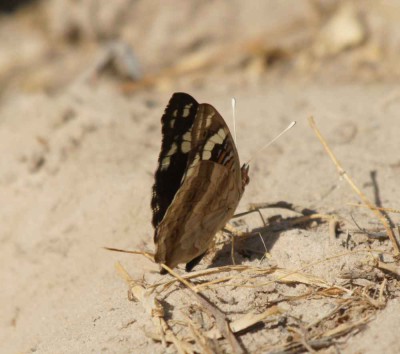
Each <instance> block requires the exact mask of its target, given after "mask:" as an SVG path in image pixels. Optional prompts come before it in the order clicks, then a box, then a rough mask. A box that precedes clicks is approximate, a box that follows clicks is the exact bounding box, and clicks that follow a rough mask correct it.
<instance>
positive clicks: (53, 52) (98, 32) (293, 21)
mask: <svg viewBox="0 0 400 354" xmlns="http://www.w3.org/2000/svg"><path fill="white" fill-rule="evenodd" d="M0 11H1V17H0V48H1V51H0V98H1V99H6V97H9V95H13V94H14V93H15V92H25V93H26V92H37V91H45V92H47V93H57V92H59V91H60V90H63V89H64V88H65V87H67V86H68V85H71V84H73V83H75V82H77V81H79V82H82V80H83V81H85V80H87V81H88V83H91V84H98V83H99V82H102V83H103V82H104V83H106V84H112V85H116V86H117V87H118V89H121V90H122V91H123V92H124V93H126V94H130V93H134V92H135V91H136V90H138V89H143V88H156V89H159V90H171V88H173V87H176V85H177V83H179V82H181V83H184V84H186V85H187V84H188V83H190V84H192V85H196V86H201V85H204V84H205V83H208V84H210V85H215V86H217V85H218V80H219V78H220V77H221V76H223V77H224V80H230V81H231V84H232V85H235V84H236V85H243V84H247V83H253V82H257V81H258V80H265V79H266V78H272V79H279V80H284V79H288V80H293V79H300V80H303V79H306V80H314V81H315V80H322V81H325V80H328V81H335V82H337V81H340V82H343V81H354V80H362V81H365V82H372V81H381V80H396V79H397V78H398V77H399V73H400V65H399V60H398V58H399V50H400V41H399V39H400V28H399V26H398V23H399V21H400V1H383V0H382V1H378V0H370V1H368V0H364V1H338V0H298V1H290V0H285V1H274V0H270V1H268V0H252V1H248V2H243V1H222V0H221V1H204V0H192V1H183V0H171V1H148V0H118V1H105V0H51V1H49V0H30V1H28V0H25V1H22V0H20V1H18V0H14V1H12V0H8V1H1V2H0Z"/></svg>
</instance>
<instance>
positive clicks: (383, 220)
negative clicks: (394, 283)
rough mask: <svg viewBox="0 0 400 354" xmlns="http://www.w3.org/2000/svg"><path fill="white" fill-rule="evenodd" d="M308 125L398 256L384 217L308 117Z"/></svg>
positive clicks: (397, 246) (398, 253)
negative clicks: (383, 231)
mask: <svg viewBox="0 0 400 354" xmlns="http://www.w3.org/2000/svg"><path fill="white" fill-rule="evenodd" d="M309 123H310V125H311V128H312V129H313V130H314V132H315V134H316V135H317V137H318V139H319V141H320V142H321V144H322V146H323V147H324V149H325V151H326V152H327V154H328V155H329V157H330V158H331V160H332V161H333V163H334V164H335V166H336V169H337V170H338V172H339V175H340V176H342V177H343V178H344V179H345V180H346V181H347V183H349V185H350V186H351V188H352V189H353V190H354V191H355V192H356V193H357V195H358V196H359V197H360V198H361V200H362V201H363V202H364V203H365V205H366V206H367V207H368V208H369V209H370V210H371V211H372V212H373V213H374V214H375V215H376V216H377V217H378V219H379V220H380V221H381V223H382V225H383V226H384V227H385V229H386V232H387V234H388V236H389V238H390V241H391V242H392V245H393V251H394V255H395V256H399V255H400V247H399V244H398V242H397V240H396V237H395V235H394V233H393V231H392V229H391V228H390V226H389V224H388V221H387V219H386V218H385V216H384V215H383V214H382V212H381V211H380V210H378V209H377V208H376V206H375V205H373V204H372V203H371V202H370V201H369V199H368V198H367V197H366V196H365V194H364V193H362V192H361V190H360V189H359V188H358V187H357V186H356V185H355V183H354V182H353V180H352V179H351V178H350V176H349V175H348V174H347V173H346V171H345V170H344V169H343V167H342V165H341V164H340V163H339V161H338V159H337V158H336V156H335V155H334V154H333V152H332V150H331V148H330V147H329V146H328V144H327V142H326V140H325V139H324V137H323V136H322V134H321V132H320V131H319V129H318V127H317V125H316V124H315V121H314V118H312V117H310V118H309Z"/></svg>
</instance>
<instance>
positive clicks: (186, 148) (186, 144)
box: [181, 141, 191, 154]
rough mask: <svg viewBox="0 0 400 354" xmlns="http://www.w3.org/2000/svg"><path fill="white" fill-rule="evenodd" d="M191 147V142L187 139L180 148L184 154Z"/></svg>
mask: <svg viewBox="0 0 400 354" xmlns="http://www.w3.org/2000/svg"><path fill="white" fill-rule="evenodd" d="M190 149H191V144H190V142H189V141H184V142H183V143H182V145H181V150H182V152H183V153H184V154H186V153H188V152H189V151H190Z"/></svg>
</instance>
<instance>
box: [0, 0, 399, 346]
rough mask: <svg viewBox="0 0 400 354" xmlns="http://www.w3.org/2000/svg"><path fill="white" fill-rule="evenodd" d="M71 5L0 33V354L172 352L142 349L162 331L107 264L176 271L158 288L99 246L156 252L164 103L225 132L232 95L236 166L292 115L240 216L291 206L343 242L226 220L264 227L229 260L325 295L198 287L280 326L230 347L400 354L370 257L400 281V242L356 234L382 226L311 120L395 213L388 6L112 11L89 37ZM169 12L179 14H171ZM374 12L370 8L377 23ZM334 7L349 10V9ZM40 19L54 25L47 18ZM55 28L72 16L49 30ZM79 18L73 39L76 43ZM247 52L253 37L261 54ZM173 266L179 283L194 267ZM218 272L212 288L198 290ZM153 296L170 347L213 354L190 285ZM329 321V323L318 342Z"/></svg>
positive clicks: (224, 253)
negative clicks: (326, 337)
mask: <svg viewBox="0 0 400 354" xmlns="http://www.w3.org/2000/svg"><path fill="white" fill-rule="evenodd" d="M69 3H70V2H69V1H54V2H53V3H51V4H48V3H46V2H44V3H39V4H34V5H32V7H29V8H28V9H22V10H21V11H20V12H17V13H16V14H14V15H12V18H10V17H7V18H4V21H3V22H2V23H1V24H0V31H1V33H2V34H3V35H2V38H0V43H2V47H4V51H3V54H2V57H0V59H1V60H0V64H1V65H0V78H1V82H2V86H3V89H2V92H1V97H0V98H1V106H0V151H2V159H0V200H1V201H2V203H1V204H0V243H1V249H2V257H1V260H0V284H2V290H1V292H0V306H1V308H0V313H1V316H0V343H1V345H0V352H1V353H30V352H37V353H77V352H79V353H92V352H93V353H99V352H104V353H164V352H169V353H174V352H177V349H176V347H175V346H174V345H173V344H169V345H168V346H167V347H165V346H164V345H163V344H162V343H161V342H160V341H155V340H153V339H152V338H150V337H151V335H150V333H153V334H154V333H156V334H157V331H158V328H157V327H156V326H155V325H154V323H153V322H152V320H151V317H150V316H149V315H148V313H146V312H145V310H144V308H143V306H142V303H140V302H132V301H129V300H128V297H127V285H126V284H125V283H124V282H123V281H122V279H121V278H120V277H119V276H118V273H117V272H116V270H115V267H114V265H115V263H116V262H120V263H121V264H122V265H123V267H124V268H125V269H126V270H127V271H128V272H129V274H130V275H131V276H132V277H133V278H134V279H136V280H141V279H142V280H144V281H145V283H144V284H145V285H146V284H147V285H148V284H153V283H156V282H158V281H161V280H166V279H172V277H171V276H169V275H166V276H161V275H159V274H158V270H159V266H158V265H155V264H154V263H152V262H150V261H149V260H147V259H146V258H144V257H142V256H140V255H130V254H121V253H114V252H110V251H106V250H104V249H103V247H104V246H108V247H117V248H122V249H128V250H144V251H148V252H153V251H154V244H153V229H152V226H151V222H150V220H151V210H150V198H151V187H152V185H153V174H154V170H155V168H156V165H157V157H158V153H159V149H160V144H161V126H160V118H161V115H162V113H163V111H164V108H165V105H166V104H167V102H168V99H169V98H170V96H171V95H172V93H173V92H175V91H185V92H188V93H190V94H191V95H193V96H194V97H195V98H196V99H197V100H198V101H199V102H208V103H211V104H212V105H213V106H214V107H216V108H217V109H218V111H219V112H220V113H221V114H222V116H223V117H225V118H226V120H227V123H228V125H230V126H232V122H231V107H230V100H231V97H232V96H234V97H236V99H237V112H236V116H237V121H236V125H237V146H238V150H239V154H240V158H241V160H242V161H246V160H248V159H249V158H251V157H253V156H255V155H256V154H257V152H258V151H259V149H260V147H262V146H263V145H264V144H265V143H266V142H268V141H269V140H271V139H272V138H273V137H274V136H275V135H277V134H278V133H279V132H280V131H281V130H283V129H284V128H285V127H286V126H287V125H288V124H289V123H290V122H291V121H293V120H296V121H297V125H296V126H295V128H293V129H292V130H291V131H290V132H288V133H287V134H286V135H285V136H283V137H282V138H281V139H280V140H279V141H278V142H276V143H275V144H274V145H273V146H271V147H270V148H268V149H267V150H265V151H263V152H262V153H259V154H258V155H257V157H256V158H255V160H254V161H252V162H251V166H250V184H249V185H248V186H247V188H246V191H245V194H244V196H243V198H242V200H241V202H240V205H239V207H238V210H237V212H243V211H246V210H248V205H249V204H250V203H272V202H277V201H285V202H287V203H293V204H295V205H298V206H301V207H303V208H308V209H311V210H313V211H315V212H317V213H319V214H324V215H331V216H332V215H335V216H336V217H337V218H338V220H339V221H340V227H339V230H338V232H337V235H336V238H335V239H332V237H331V235H330V232H329V224H328V223H327V222H322V221H321V222H312V223H303V224H300V225H295V226H288V225H286V226H285V227H283V228H282V229H280V230H276V229H273V228H272V227H271V226H267V227H264V225H263V222H262V220H261V219H260V217H259V215H257V214H252V215H249V216H245V217H242V218H240V219H235V221H233V224H234V225H236V226H237V227H238V228H239V229H241V230H244V231H254V230H257V231H259V232H260V235H261V237H262V238H263V241H264V243H262V242H261V240H260V237H258V236H254V237H251V238H249V239H247V240H246V241H240V240H238V241H237V242H236V251H235V254H234V255H235V260H236V263H237V264H239V265H245V266H248V267H253V268H254V267H261V268H262V269H275V268H274V267H279V269H286V270H292V271H297V272H299V273H302V274H306V275H309V276H314V277H318V279H319V280H320V281H321V282H322V281H323V283H319V284H320V285H319V286H317V285H315V284H307V283H306V282H304V281H298V280H297V281H294V282H291V283H290V284H287V283H282V282H281V281H277V279H276V277H275V278H274V277H273V275H271V274H270V275H264V276H260V277H259V278H257V284H260V283H266V282H268V284H267V285H263V286H261V285H257V286H256V287H253V288H251V287H245V285H249V284H253V280H252V279H250V278H251V277H250V275H246V276H241V277H240V282H241V283H240V286H232V284H233V283H234V282H233V281H232V280H231V281H228V282H227V283H223V284H224V285H223V286H218V287H217V286H215V287H210V288H208V289H204V290H203V294H204V295H205V296H206V297H207V298H208V299H210V301H211V302H212V303H213V304H214V305H215V306H216V307H218V308H219V309H220V310H221V311H223V312H224V313H225V314H226V316H227V318H228V320H229V321H234V320H236V319H238V318H240V317H241V316H243V315H245V314H246V313H250V312H251V313H261V312H263V311H265V310H266V309H268V308H270V307H271V306H273V305H279V306H280V310H281V311H282V313H280V314H278V315H275V316H271V317H270V318H268V320H265V321H264V322H262V323H261V324H258V325H256V326H255V327H252V328H249V329H247V330H245V331H242V332H240V333H239V334H236V337H237V338H238V340H239V342H240V343H241V346H242V347H243V348H244V349H245V350H247V351H249V352H277V351H283V350H287V352H301V351H310V349H314V350H316V351H321V352H326V353H334V352H336V350H340V351H342V352H343V353H377V352H382V353H398V352H399V351H400V344H399V343H400V341H399V339H400V338H399V334H398V333H399V332H398V328H399V325H400V312H399V311H398V309H399V295H400V285H399V281H398V279H399V273H397V275H396V274H393V273H391V272H388V271H383V270H382V269H381V268H379V267H378V263H377V262H378V261H379V260H380V261H381V262H384V263H385V264H389V265H390V266H393V267H397V269H399V268H398V267H399V264H398V261H396V260H395V259H394V258H393V245H392V243H391V242H390V240H388V239H387V237H386V238H379V239H375V238H372V237H371V236H368V235H367V234H365V233H362V232H360V233H359V232H358V231H359V230H358V228H357V226H356V224H355V222H356V223H357V224H358V225H359V226H360V227H361V228H365V229H368V230H369V231H371V232H375V231H376V230H378V231H379V232H384V229H383V226H382V224H381V223H380V222H379V220H378V219H377V218H376V216H375V215H374V214H373V213H372V212H371V211H370V210H369V209H367V208H356V207H354V206H351V205H349V203H359V202H360V199H359V197H358V196H357V195H356V194H355V193H354V192H353V190H352V189H351V188H350V187H349V185H348V183H347V182H346V181H345V180H344V179H343V178H342V177H341V176H339V174H338V173H337V171H336V169H335V166H334V164H333V163H332V161H331V160H330V158H329V157H328V155H327V154H326V152H325V151H324V150H323V148H322V146H321V144H320V142H319V141H318V139H317V138H316V136H315V134H314V133H313V131H312V129H311V128H310V126H309V123H308V118H309V117H310V116H313V117H314V118H315V121H316V123H317V125H318V127H319V129H320V130H321V132H322V133H323V135H324V136H325V138H326V140H327V142H328V143H329V145H330V146H331V148H332V149H333V151H334V153H335V154H336V156H337V158H338V159H339V161H340V162H341V164H342V165H343V167H344V169H345V171H346V172H347V173H348V174H349V175H350V176H351V177H352V178H353V179H354V181H355V183H356V184H357V186H358V187H359V188H360V189H361V190H362V191H363V192H364V193H365V195H366V196H367V197H368V198H369V199H370V200H371V201H372V203H376V204H380V205H381V206H383V207H391V208H397V209H400V207H399V202H398V201H399V200H400V189H399V187H398V181H399V178H398V174H399V169H400V158H399V154H398V151H399V138H398V137H399V135H400V124H399V117H398V112H399V109H400V100H399V98H400V95H399V91H398V87H397V84H396V81H395V79H396V78H398V76H397V73H398V72H399V66H398V62H396V59H398V57H396V53H395V51H394V49H393V47H395V44H393V43H395V40H396V32H395V31H394V30H393V28H394V27H395V22H396V20H397V16H398V14H400V8H399V7H396V6H395V5H393V8H388V7H387V6H385V5H382V4H381V2H376V3H375V2H374V3H372V2H371V3H370V2H365V3H364V4H363V5H362V6H361V5H359V7H356V6H353V7H351V9H350V10H348V8H347V7H346V6H347V5H343V6H344V8H345V9H344V10H343V7H340V6H339V5H338V4H336V3H335V2H323V3H324V4H325V5H324V6H323V7H321V8H318V7H316V6H312V3H313V2H307V1H298V2H296V5H292V3H291V2H288V1H283V2H279V5H278V3H277V2H273V1H265V2H264V1H260V2H256V1H255V2H253V3H252V5H251V6H250V5H247V6H246V5H244V4H243V3H241V2H235V3H234V4H233V3H232V4H227V3H225V2H223V1H219V2H216V3H215V4H205V3H202V2H201V1H193V2H179V1H174V2H172V3H173V4H170V5H166V4H163V5H160V6H157V2H145V1H138V2H136V3H135V4H134V5H130V4H129V2H128V1H125V2H124V1H122V2H120V3H119V4H114V5H110V4H108V3H107V2H104V4H103V3H99V5H98V7H99V9H98V23H97V25H98V26H97V27H96V26H90V25H89V24H88V21H87V19H88V18H91V17H90V16H91V14H92V13H91V12H90V11H91V10H90V6H89V2H87V4H86V5H84V6H82V7H81V8H77V7H74V5H71V7H70V8H68V11H66V12H65V15H64V16H62V15H61V14H63V12H62V11H61V10H62V9H63V8H65V6H68V5H69ZM71 4H73V2H71ZM346 4H348V3H346ZM63 6H64V7H63ZM173 6H179V9H180V10H179V11H180V12H181V14H180V16H178V18H177V17H176V16H175V11H176V10H174V9H173ZM335 6H338V7H337V8H336V7H335ZM371 9H374V10H376V12H375V13H374V15H369V16H367V15H366V14H365V11H366V10H371ZM340 11H342V13H345V15H340V16H339V15H337V14H338V13H339V14H340ZM349 11H350V12H349ZM352 11H353V12H352ZM349 13H350V15H349ZM35 14H36V15H37V14H40V15H41V16H43V17H45V18H46V22H44V23H41V24H38V23H36V22H35V20H34V18H33V16H34V15H35ZM355 14H356V15H355ZM336 15H337V16H338V17H337V18H338V19H342V21H343V22H341V23H342V24H341V26H344V25H343V23H347V24H349V23H350V24H351V25H352V26H353V27H351V28H350V29H349V30H348V32H347V33H352V36H348V37H346V38H343V37H340V36H339V37H340V38H339V39H337V40H336V39H335V40H333V39H332V37H330V36H331V34H330V33H331V32H329V31H333V33H337V32H335V26H334V24H333V25H332V22H333V20H332V19H335V16H336ZM353 15H354V16H353ZM343 16H344V17H343ZM346 16H347V17H346ZM60 18H63V19H64V21H59V24H58V25H55V24H56V23H57V19H58V20H59V19H60ZM343 18H344V20H343ZM348 18H350V20H348ZM337 21H339V20H337ZM346 21H347V22H346ZM71 23H73V24H74V26H75V27H73V28H75V29H76V28H77V29H78V32H79V36H78V37H79V39H78V40H77V39H76V38H75V39H74V38H72V39H71V33H70V32H69V31H70V30H71V28H72V27H71V26H72V25H71ZM333 23H334V22H333ZM150 24H151V25H150ZM233 24H234V25H233ZM305 24H306V25H305ZM327 24H328V25H329V26H331V27H332V28H333V29H330V27H329V26H328V25H327ZM299 28H301V30H299ZM10 29H13V33H14V36H15V37H16V38H20V40H19V43H20V46H19V47H18V48H20V50H19V49H15V48H16V45H15V43H14V44H13V43H11V42H12V41H11V42H10V40H9V38H7V36H6V35H5V34H6V33H7V32H6V31H9V30H10ZM46 29H48V32H47V31H46ZM385 31H386V32H385ZM8 33H9V32H8ZM99 33H100V34H102V36H103V37H102V36H100V35H99ZM115 33H117V34H118V36H119V38H120V39H121V41H123V42H124V43H125V44H128V45H129V46H131V47H133V48H134V51H135V52H134V53H135V55H136V56H137V59H138V61H139V62H140V63H141V70H142V73H143V75H144V77H145V78H148V80H147V82H146V84H144V85H143V84H140V83H141V81H138V82H139V85H138V84H137V83H132V82H130V81H129V80H128V81H127V79H126V70H127V69H126V67H124V66H122V68H121V66H117V67H116V68H114V70H109V71H106V72H104V71H103V70H102V69H99V70H98V72H95V70H94V69H93V63H96V60H99V58H103V57H104V55H105V54H104V53H106V52H107V48H108V47H107V46H106V45H105V44H104V43H105V42H106V41H105V40H104V38H105V39H110V38H111V37H112V36H113V34H115ZM382 33H386V34H387V37H385V38H386V39H385V42H384V44H385V45H383V44H382V42H380V40H382V38H383V37H382ZM144 36H146V37H144ZM99 38H100V39H99ZM144 38H145V39H146V40H143V39H144ZM335 38H336V37H335ZM387 38H388V39H387ZM260 40H261V42H260ZM3 43H4V45H3ZM237 43H239V45H238V44H237ZM244 43H251V45H249V48H250V49H248V48H245V46H244V45H243V44H244ZM260 43H261V44H260ZM338 43H339V44H338ZM23 48H25V49H23ZM254 48H255V49H254ZM12 53H14V54H12ZM13 55H14V56H13ZM17 58H18V60H17ZM49 58H51V60H50V59H49ZM382 58H384V60H381V59H382ZM123 63H124V62H123ZM189 64H191V65H192V66H191V69H190V70H189V72H187V67H188V66H185V65H189ZM128 73H130V74H132V72H131V71H129V70H128ZM262 213H263V215H264V218H265V219H267V218H268V217H271V216H277V215H281V216H282V218H286V217H289V216H299V214H297V213H294V212H291V211H289V212H288V211H287V210H283V209H280V208H273V209H268V210H264V211H263V212H262ZM389 216H390V219H391V221H392V222H393V226H396V225H399V224H400V216H399V214H398V213H390V214H389ZM352 217H353V218H354V220H355V221H353V219H352ZM238 220H239V221H238ZM270 224H271V225H272V224H273V221H271V220H270ZM270 224H269V225H270ZM378 231H376V232H378ZM397 236H398V235H397ZM224 237H225V238H224ZM224 237H223V236H221V237H220V238H219V239H223V240H224V242H225V243H224V246H222V245H219V246H218V247H216V250H215V251H214V252H211V253H212V254H210V255H209V256H207V257H206V258H205V259H204V260H203V261H202V262H201V264H200V265H199V266H198V267H197V268H196V270H201V269H203V270H204V269H210V268H213V267H217V266H226V265H230V264H232V259H231V254H230V251H231V247H230V241H229V240H230V238H229V237H227V236H226V234H225V236H224ZM264 244H265V247H266V249H265V248H264ZM266 250H267V252H268V255H267V258H266V259H265V257H263V254H264V253H265V251H266ZM371 250H375V251H374V252H371ZM332 257H334V258H332ZM379 257H380V258H379ZM317 261H320V262H317ZM176 271H177V272H178V273H179V274H181V275H184V274H185V272H184V269H183V268H182V267H178V268H177V269H176ZM349 274H350V275H349ZM225 275H231V276H233V275H235V276H238V275H240V274H239V273H238V272H235V271H230V272H228V273H226V274H225ZM213 277H218V275H216V276H209V277H203V278H202V280H201V281H203V282H204V281H208V280H210V279H214V278H213ZM246 277H248V278H249V279H247V280H246ZM271 277H272V278H271ZM349 277H350V278H351V279H349ZM198 281H200V280H198ZM193 282H194V283H195V284H197V283H196V282H197V281H196V280H194V281H193ZM230 282H231V285H229V283H230ZM321 284H322V285H321ZM323 284H325V285H323ZM382 284H383V285H382ZM324 289H325V293H323V290H324ZM327 289H328V290H329V291H330V292H329V291H328V290H327ZM340 289H342V290H340ZM343 289H346V291H344V290H343ZM381 289H382V290H381ZM160 290H161V289H160ZM379 291H382V294H381V296H380V297H379ZM157 298H158V299H159V300H160V301H161V303H162V305H163V306H164V308H165V310H166V315H165V318H166V320H167V321H168V323H169V325H170V326H171V328H172V330H173V331H174V332H175V334H176V335H177V336H178V338H180V339H182V340H188V341H189V343H190V344H189V345H190V347H191V348H192V349H193V350H195V351H197V352H204V348H203V349H201V346H199V343H198V342H193V333H192V332H191V331H190V326H189V325H188V323H190V322H191V321H192V323H193V324H194V325H195V326H196V328H198V330H199V331H200V332H201V333H207V331H208V330H211V329H213V328H215V323H214V321H213V319H212V318H210V317H208V316H207V315H205V314H204V313H203V311H202V310H201V308H200V306H199V305H198V304H197V302H196V301H195V300H194V298H192V297H191V295H190V294H189V293H188V291H187V290H186V289H185V287H184V286H182V285H179V284H175V285H174V286H173V287H171V288H169V289H167V290H163V291H160V293H159V294H158V295H157ZM371 299H373V300H375V302H374V301H373V300H371ZM338 306H344V307H343V308H342V309H341V310H340V313H336V314H335V315H332V317H331V318H325V316H327V315H328V314H329V313H330V312H331V311H333V310H334V309H335V308H337V307H338ZM177 320H179V321H183V322H179V321H177ZM318 320H321V325H320V326H319V325H315V326H314V327H312V328H311V329H306V328H307V326H311V325H312V324H313V323H314V324H315V323H316V322H317V321H318ZM357 321H359V325H357V326H355V327H354V328H353V329H351V330H348V331H346V332H344V333H343V334H342V335H340V336H337V337H335V338H333V339H332V340H331V341H330V342H329V344H327V345H322V346H321V347H319V346H318V345H317V344H316V342H315V339H316V338H321V336H322V335H323V334H324V333H328V332H329V331H332V330H334V329H335V328H338V326H340V325H343V324H354V323H357ZM188 338H189V339H188ZM190 338H191V339H190ZM313 341H314V342H313ZM207 343H208V344H207V345H206V347H209V348H212V351H215V352H218V351H220V352H221V351H223V350H226V351H227V352H231V351H232V348H231V347H230V344H229V343H228V341H226V340H225V339H220V340H218V341H217V340H211V339H209V342H207ZM288 343H289V344H290V343H300V344H299V346H297V347H291V348H290V347H289V346H288Z"/></svg>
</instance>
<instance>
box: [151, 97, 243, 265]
mask: <svg viewBox="0 0 400 354" xmlns="http://www.w3.org/2000/svg"><path fill="white" fill-rule="evenodd" d="M161 120H162V127H163V128H162V134H163V141H162V146H161V152H160V156H159V159H158V169H157V171H156V173H155V183H154V186H153V198H152V203H151V205H152V209H153V226H154V228H155V232H154V241H155V244H156V253H155V260H156V262H158V263H164V264H166V265H168V266H169V267H170V268H174V267H176V266H177V265H178V264H180V263H189V262H191V261H193V260H194V259H196V258H197V257H199V256H201V255H202V254H204V253H205V252H206V251H207V249H208V248H209V247H210V244H211V243H212V239H213V237H214V236H215V234H216V233H217V232H218V231H219V230H221V229H222V228H223V227H224V226H225V224H226V223H227V222H228V221H229V219H230V218H231V217H232V215H233V213H234V211H235V209H236V207H237V205H238V204H239V201H240V199H241V196H242V194H243V192H244V188H245V186H246V184H247V183H248V181H249V179H248V168H249V167H248V165H247V164H245V165H243V167H242V168H241V167H240V163H239V156H238V153H237V151H236V147H235V143H234V141H233V139H232V136H231V134H230V132H229V129H228V126H227V125H226V123H225V121H224V120H223V118H222V117H221V116H220V114H219V113H218V112H217V110H216V109H215V108H214V107H212V106H211V105H209V104H198V103H197V102H196V101H195V100H194V98H193V97H191V96H190V95H187V94H185V93H175V94H174V95H173V96H172V98H171V99H170V102H169V104H168V106H167V108H166V110H165V113H164V115H163V117H162V119H161Z"/></svg>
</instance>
